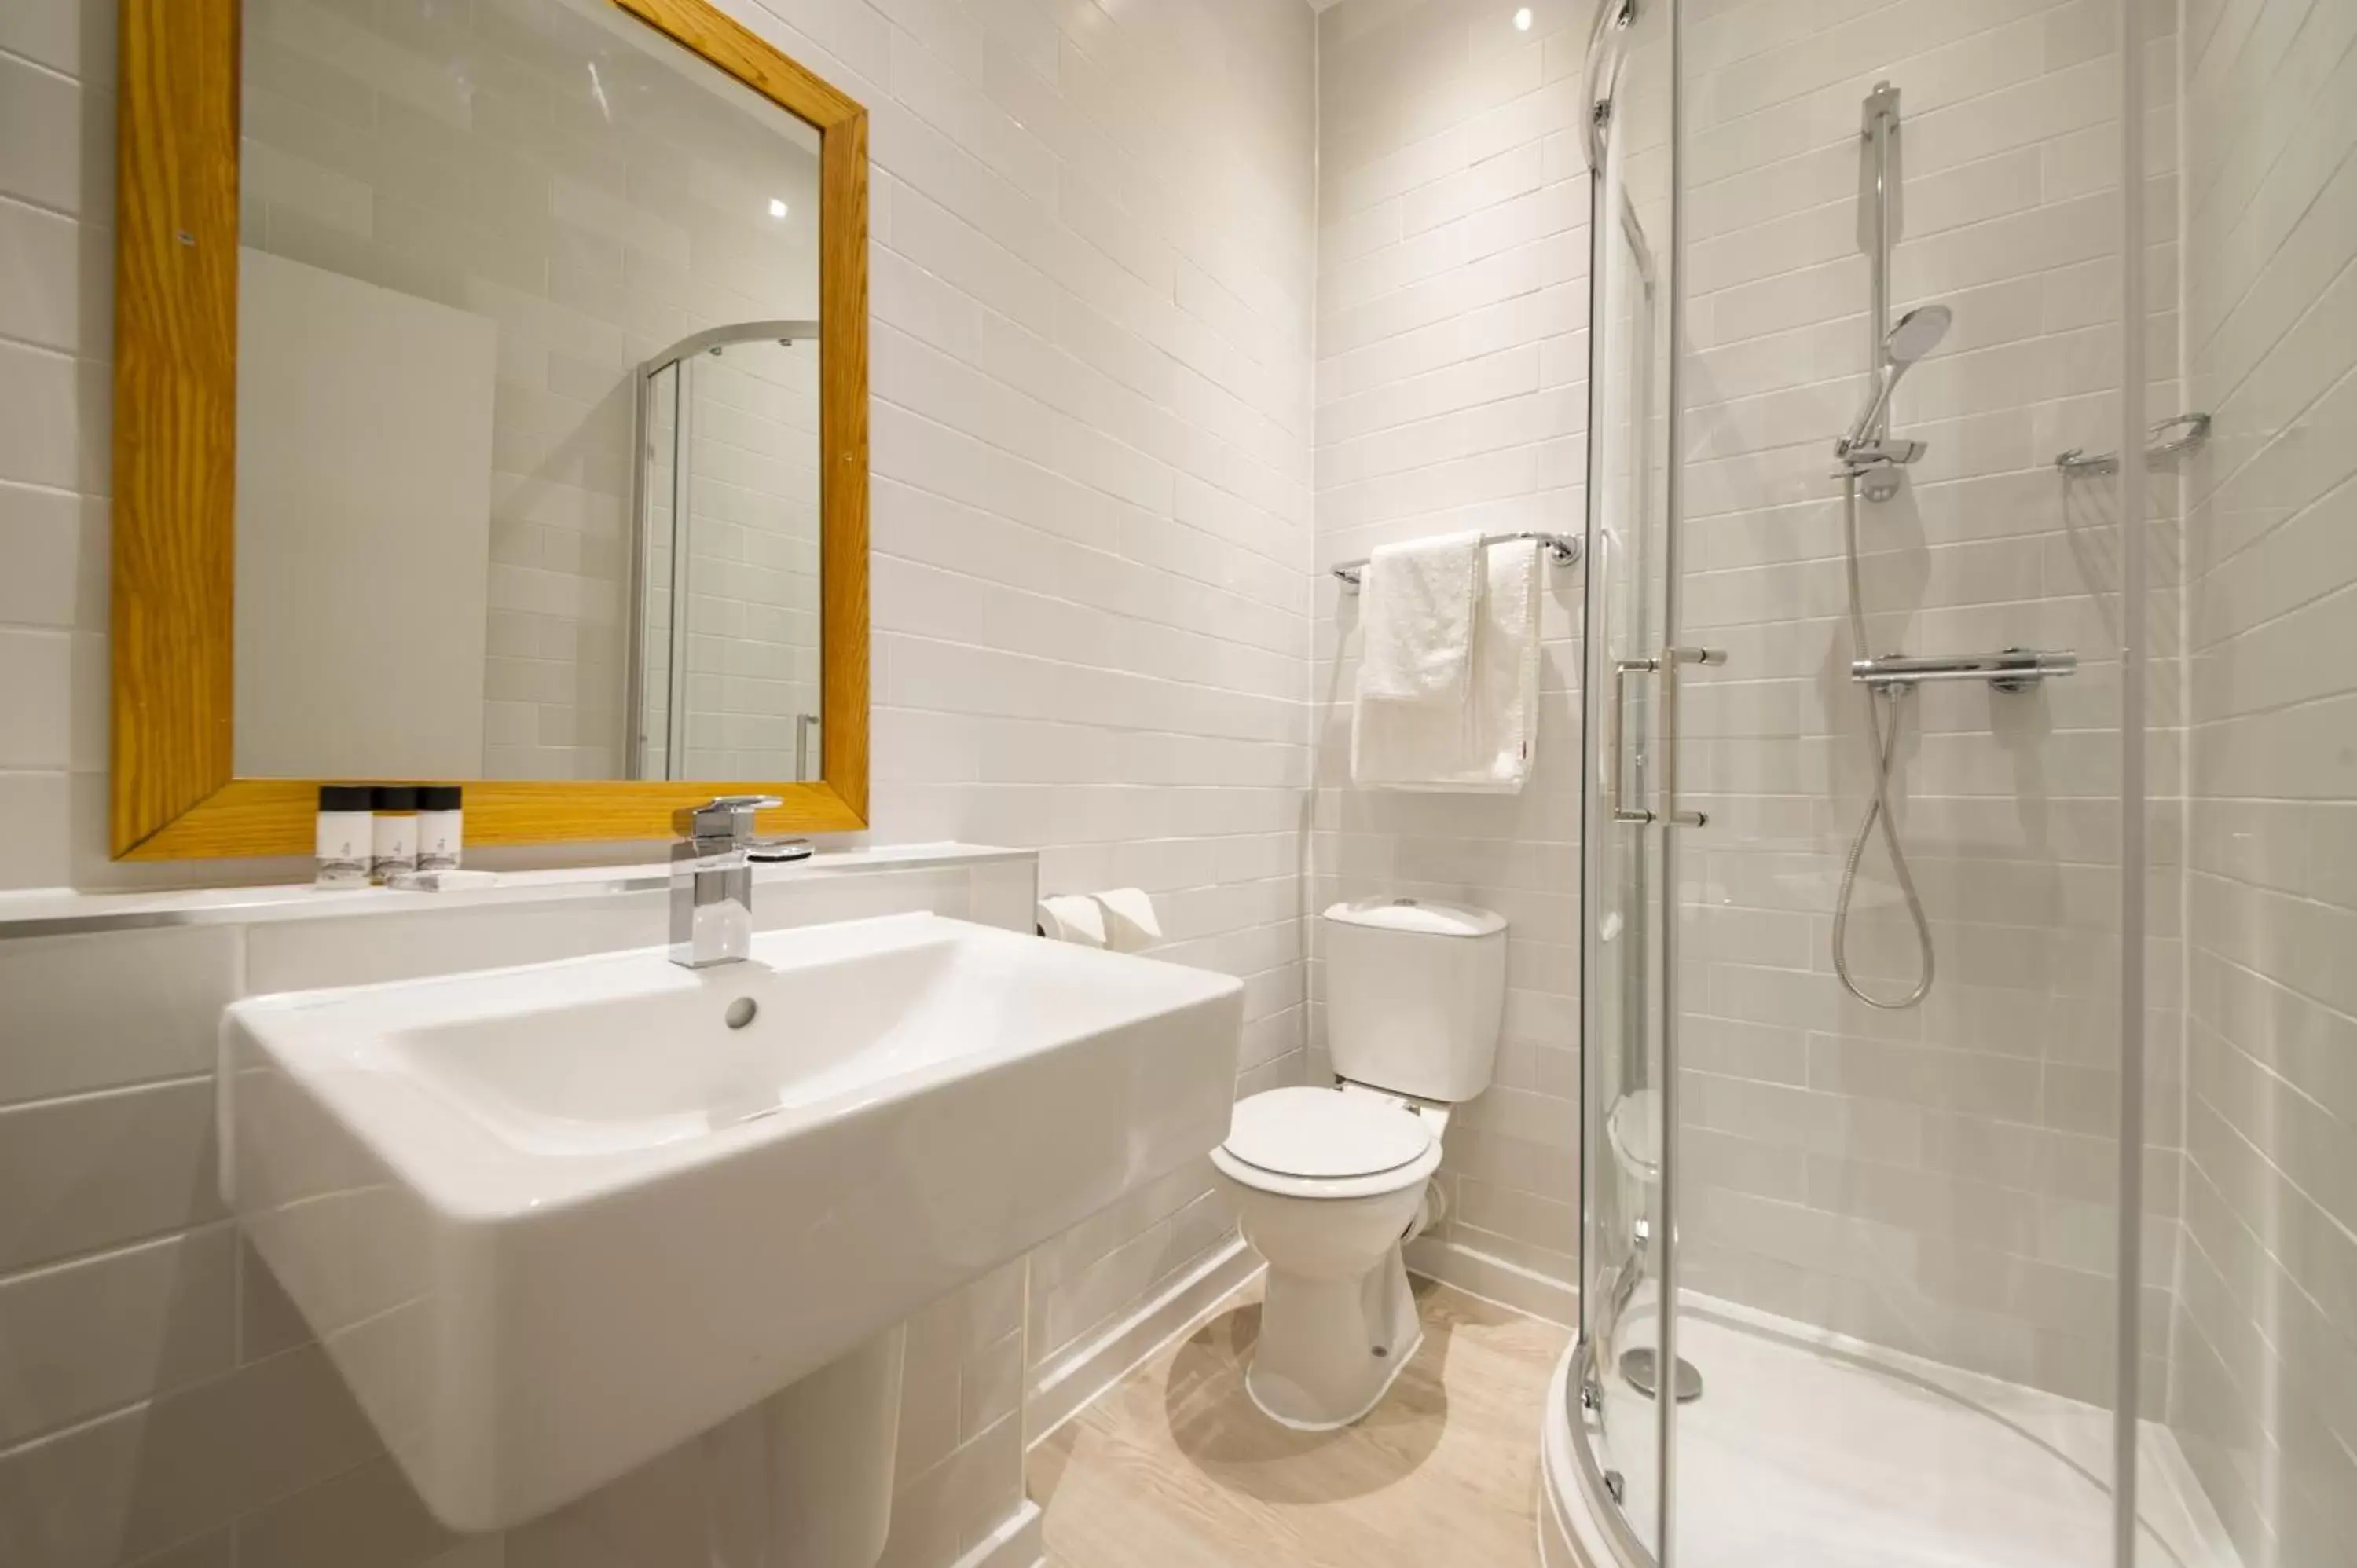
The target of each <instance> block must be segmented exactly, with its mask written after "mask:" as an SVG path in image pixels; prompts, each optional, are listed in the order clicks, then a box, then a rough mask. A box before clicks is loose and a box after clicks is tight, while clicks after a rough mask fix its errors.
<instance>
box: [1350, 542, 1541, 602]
mask: <svg viewBox="0 0 2357 1568" xmlns="http://www.w3.org/2000/svg"><path fill="white" fill-rule="evenodd" d="M1517 539H1530V540H1535V541H1536V542H1538V545H1539V547H1540V548H1541V549H1543V550H1544V551H1545V552H1546V555H1547V559H1548V560H1550V561H1552V562H1554V563H1555V564H1556V565H1558V566H1572V565H1577V564H1578V562H1579V553H1580V551H1581V549H1582V548H1583V547H1584V546H1585V545H1586V543H1587V541H1586V540H1583V539H1581V538H1579V537H1578V536H1577V534H1570V533H1538V532H1530V531H1527V530H1526V531H1524V532H1520V533H1485V534H1483V535H1482V536H1481V542H1482V544H1483V545H1485V546H1487V545H1491V544H1512V542H1514V541H1515V540H1517ZM1371 559H1372V557H1371V556H1365V555H1361V557H1359V559H1357V560H1356V561H1345V562H1342V563H1341V564H1339V565H1336V566H1330V567H1329V568H1327V570H1329V571H1330V572H1332V573H1333V574H1334V575H1335V576H1336V577H1337V578H1338V579H1340V582H1341V585H1342V586H1343V588H1344V590H1345V591H1347V592H1350V593H1353V594H1355V593H1357V592H1358V591H1359V583H1360V578H1361V574H1362V573H1364V572H1365V571H1366V569H1367V563H1368V562H1369V561H1370V560H1371Z"/></svg>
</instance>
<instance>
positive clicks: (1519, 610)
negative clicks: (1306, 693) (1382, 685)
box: [1351, 540, 1539, 794]
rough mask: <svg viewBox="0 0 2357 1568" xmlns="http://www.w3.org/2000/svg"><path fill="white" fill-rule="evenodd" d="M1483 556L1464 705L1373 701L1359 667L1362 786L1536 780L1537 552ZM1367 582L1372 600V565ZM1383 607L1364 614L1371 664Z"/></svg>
mask: <svg viewBox="0 0 2357 1568" xmlns="http://www.w3.org/2000/svg"><path fill="white" fill-rule="evenodd" d="M1486 555H1487V559H1486V561H1484V562H1483V564H1482V570H1481V575H1480V578H1481V590H1480V595H1479V596H1478V597H1477V599H1476V600H1475V603H1474V607H1473V613H1472V615H1471V617H1470V618H1469V621H1470V624H1469V628H1468V633H1467V650H1466V660H1465V671H1466V678H1465V683H1464V689H1463V693H1462V695H1461V697H1459V698H1458V699H1457V700H1456V701H1455V702H1454V703H1451V702H1449V701H1448V696H1447V694H1446V693H1436V694H1434V695H1431V696H1427V697H1425V698H1421V699H1415V700H1404V699H1400V698H1395V697H1391V696H1388V695H1385V694H1383V693H1380V692H1371V691H1370V688H1369V682H1368V680H1367V675H1366V670H1367V664H1366V663H1362V664H1361V667H1360V679H1359V691H1358V702H1357V704H1356V707H1355V710H1354V712H1353V714H1352V715H1351V718H1352V722H1351V778H1352V779H1354V780H1355V781H1357V782H1358V783H1360V784H1364V785H1372V786H1376V787H1379V788H1384V789H1433V790H1462V791H1469V792H1473V793H1481V794H1512V793H1515V792H1516V791H1518V790H1520V789H1522V787H1523V780H1525V779H1528V778H1529V777H1530V771H1531V757H1532V753H1533V751H1534V747H1535V746H1536V745H1537V741H1538V691H1539V635H1538V634H1539V558H1538V555H1539V553H1538V545H1537V543H1536V542H1534V541H1531V540H1509V541H1506V542H1501V543H1498V544H1493V545H1491V546H1490V547H1489V549H1488V551H1487V552H1486ZM1381 558H1382V557H1381V554H1380V553H1378V556H1377V559H1378V560H1380V559H1381ZM1368 576H1369V583H1368V591H1369V592H1370V593H1371V594H1372V593H1380V592H1381V588H1380V584H1381V582H1382V578H1381V577H1380V575H1377V574H1376V573H1375V570H1374V568H1373V567H1372V565H1371V566H1370V567H1369V569H1368ZM1376 613H1377V606H1376V605H1375V604H1372V603H1371V604H1370V605H1369V606H1368V621H1369V628H1370V631H1369V640H1368V655H1367V657H1368V660H1369V661H1370V662H1372V657H1373V650H1374V639H1373V629H1372V628H1373V625H1374V621H1375V618H1376Z"/></svg>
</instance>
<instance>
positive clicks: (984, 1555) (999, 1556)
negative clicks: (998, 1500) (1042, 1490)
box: [952, 1498, 1048, 1568]
mask: <svg viewBox="0 0 2357 1568" xmlns="http://www.w3.org/2000/svg"><path fill="white" fill-rule="evenodd" d="M1047 1556H1048V1542H1047V1539H1046V1538H1045V1537H1044V1536H1043V1535H1041V1533H1040V1530H1039V1504H1038V1503H1035V1502H1033V1501H1032V1500H1031V1499H1030V1498H1024V1499H1023V1506H1022V1507H1021V1508H1018V1509H1016V1510H1015V1511H1014V1512H1013V1513H1011V1514H1009V1515H1007V1516H1006V1523H1005V1524H1002V1525H1000V1526H999V1527H998V1528H997V1529H996V1530H992V1531H991V1532H990V1533H989V1534H988V1535H985V1536H984V1537H983V1538H982V1539H981V1540H980V1541H975V1542H974V1550H973V1551H971V1552H967V1553H966V1554H965V1555H964V1556H963V1557H961V1558H959V1559H958V1560H957V1562H956V1563H954V1564H952V1568H1039V1563H1042V1562H1044V1561H1046V1560H1047Z"/></svg>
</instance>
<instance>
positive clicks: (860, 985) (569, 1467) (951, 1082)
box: [221, 915, 1242, 1530]
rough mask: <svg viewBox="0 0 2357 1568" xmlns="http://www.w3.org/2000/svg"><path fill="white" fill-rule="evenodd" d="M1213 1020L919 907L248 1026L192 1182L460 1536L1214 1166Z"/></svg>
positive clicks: (450, 982)
mask: <svg viewBox="0 0 2357 1568" xmlns="http://www.w3.org/2000/svg"><path fill="white" fill-rule="evenodd" d="M748 1004H749V1006H748ZM732 1009H733V1010H734V1015H735V1016H736V1017H737V1018H738V1019H740V1020H742V1022H741V1026H737V1027H732V1026H731V1017H732ZM748 1012H749V1014H750V1016H749V1018H746V1017H745V1015H746V1014H748ZM1241 1019H1242V987H1241V986H1240V985H1239V984H1238V983H1236V982H1235V981H1233V980H1231V979H1228V978H1226V977H1224V976H1222V975H1217V974H1211V973H1209V972H1204V971H1200V970H1194V969H1187V968H1182V967H1180V966H1179V965H1176V964H1169V963H1161V962H1157V961H1151V960H1147V959H1140V958H1133V957H1128V956H1125V955H1120V954H1114V953H1108V952H1102V951H1096V950H1087V949H1082V948H1077V947H1071V946H1067V945H1064V944H1060V943H1054V942H1048V941H1043V940H1039V939H1038V938H1035V937H1028V936H1019V935H1017V934H1015V933H1013V932H1009V931H1004V930H998V929H992V928H988V927H983V926H975V925H970V924H967V923H965V922H963V921H961V920H952V919H943V918H938V917H935V916H930V915H905V916H894V917H890V918H884V919H877V920H861V921H855V922H850V923H847V924H843V925H834V926H818V927H809V928H804V929H798V930H785V931H774V932H770V933H768V934H765V935H761V936H758V937H756V938H755V939H754V941H753V952H752V958H751V959H750V960H749V961H747V962H744V963H738V964H728V965H723V966H720V967H718V968H715V969H708V970H702V971H690V970H686V969H682V968H679V967H677V966H675V965H673V964H672V963H671V962H669V961H668V960H667V959H666V957H665V955H664V952H663V950H662V949H655V948H651V949H647V950H642V951H636V952H626V953H615V954H608V955H604V956H601V957H597V958H591V959H584V960H580V961H572V962H565V963H553V964H541V965H535V966H533V967H529V968H523V969H511V970H501V971H491V972H483V973H476V974H463V975H456V976H451V977H447V978H442V979H436V980H425V981H416V982H407V983H394V984H388V985H372V986H360V987H354V988H350V989H346V990H340V991H319V992H309V993H293V994H288V995H281V996H265V997H258V998H254V999H253V1000H249V1001H245V1002H241V1003H239V1004H236V1005H234V1006H233V1007H231V1009H230V1010H229V1012H228V1014H227V1015H226V1016H225V1017H224V1019H223V1024H222V1035H221V1040H222V1045H221V1049H222V1058H223V1073H222V1079H221V1082H222V1112H221V1114H222V1122H223V1144H222V1182H223V1188H224V1191H225V1193H226V1195H227V1197H228V1198H229V1201H230V1203H231V1207H232V1208H234V1209H235V1211H236V1212H237V1214H238V1216H239V1218H240V1219H241V1220H242V1223H243V1224H244V1226H245V1227H246V1229H247V1230H248V1231H249V1232H250V1233H251V1235H252V1236H253V1240H254V1242H255V1243H256V1245H257V1247H258V1249H259V1250H260V1251H261V1253H262V1255H263V1257H264V1259H265V1260H267V1262H269V1264H270V1267H271V1269H272V1272H273V1273H274V1274H275V1275H276V1276H277V1277H278V1279H279V1280H280V1282H281V1283H283V1284H284V1285H285V1288H286V1291H287V1293H288V1294H290V1295H291V1296H292V1297H293V1299H294V1301H295V1302H296V1305H298V1306H299V1307H300V1308H301V1310H302V1312H303V1313H304V1315H305V1316H306V1317H307V1319H308V1320H309V1322H310V1324H311V1326H312V1327H313V1328H314V1329H315V1330H316V1331H317V1333H318V1335H319V1336H320V1337H321V1338H322V1339H323V1340H325V1341H326V1342H327V1344H328V1347H329V1348H330V1350H331V1351H332V1353H333V1355H334V1356H335V1359H336V1361H337V1364H338V1365H339V1367H340V1368H341V1369H342V1370H343V1372H344V1374H345V1376H346V1377H347V1378H348V1379H349V1380H350V1382H351V1384H352V1386H353V1388H354V1389H355V1390H356V1391H358V1393H359V1395H360V1398H361V1402H362V1404H363V1405H364V1406H365V1407H366V1409H367V1410H368V1412H369V1413H370V1415H371V1418H372V1419H373V1420H374V1421H375V1423H376V1424H377V1426H378V1427H379V1429H380V1430H381V1431H382V1434H383V1435H384V1437H385V1439H386V1442H387V1444H388V1446H390V1447H391V1448H392V1449H393V1453H394V1454H395V1455H397V1456H398V1457H399V1458H400V1460H401V1463H402V1465H403V1466H404V1469H405V1470H406V1472H407V1473H408V1475H409V1477H410V1479H411V1481H412V1482H413V1483H414V1485H415V1486H416V1487H417V1489H418V1491H419V1492H420V1493H421V1495H422V1496H423V1497H424V1498H425V1501H426V1502H427V1504H428V1505H429V1506H430V1507H431V1508H432V1509H433V1510H434V1512H435V1513H436V1515H437V1516H438V1517H439V1518H440V1519H441V1520H443V1521H444V1522H445V1523H446V1524H448V1525H450V1526H452V1527H454V1528H457V1529H460V1530H480V1529H490V1528H494V1527H499V1526H504V1525H508V1524H511V1523H515V1522H518V1521H521V1520H525V1519H529V1518H532V1517H533V1516H535V1515H538V1514H540V1513H543V1512H544V1511H546V1510H547V1509H552V1508H554V1507H556V1506H558V1505H560V1504H562V1503H565V1502H566V1501H569V1500H571V1499H572V1498H576V1497H579V1496H581V1495H582V1494H584V1493H586V1492H587V1491H589V1490H590V1489H592V1488H593V1487H597V1486H598V1485H600V1484H602V1483H604V1482H606V1481H608V1480H610V1479H613V1478H614V1477H619V1476H620V1475H621V1474H623V1473H624V1472H625V1471H627V1470H629V1469H630V1468H631V1467H633V1466H637V1465H639V1464H640V1463H642V1462H644V1461H645V1460H647V1459H650V1458H651V1457H653V1456H655V1455H658V1454H661V1453H662V1452H663V1451H664V1450H666V1449H668V1448H670V1447H672V1446H673V1445H674V1444H678V1443H680V1442H682V1441H683V1440H685V1439H686V1438H688V1437H690V1436H693V1435H694V1434H697V1433H699V1432H702V1431H705V1429H707V1428H709V1427H712V1426H714V1425H716V1423H719V1422H721V1421H723V1420H724V1419H726V1418H727V1417H728V1416H730V1415H732V1414H734V1413H735V1412H738V1411H741V1410H744V1409H746V1408H747V1407H748V1406H750V1405H752V1404H754V1403H756V1402H759V1401H761V1400H763V1399H765V1398H767V1397H768V1396H770V1395H771V1394H774V1393H777V1392H778V1391H780V1390H783V1389H785V1388H787V1387H788V1386H789V1385H791V1384H793V1383H795V1382H796V1381H797V1380H800V1379H802V1378H803V1377H804V1376H805V1375H806V1374H809V1373H811V1372H813V1371H814V1370H816V1369H819V1368H821V1367H823V1366H826V1365H827V1364H828V1363H830V1362H832V1361H834V1360H835V1359H837V1358H838V1357H841V1356H843V1355H844V1354H845V1352H846V1351H848V1350H851V1349H852V1348H855V1347H856V1346H859V1345H860V1344H862V1342H864V1341H867V1340H870V1339H873V1338H874V1337H876V1336H877V1335H878V1334H879V1333H880V1332H883V1331H885V1330H887V1329H888V1328H889V1327H890V1326H893V1325H894V1324H896V1323H898V1322H899V1320H900V1319H901V1318H903V1317H904V1316H907V1315H908V1314H909V1312H910V1311H911V1310H913V1309H914V1308H916V1307H917V1306H919V1305H922V1304H923V1303H925V1302H926V1301H928V1300H931V1298H933V1297H935V1296H937V1295H940V1294H942V1293H943V1292H946V1291H948V1290H950V1289H952V1288H953V1287H955V1286H956V1285H958V1284H960V1283H963V1282H965V1281H967V1280H969V1279H972V1278H973V1277H974V1276H975V1275H978V1274H980V1273H984V1272H985V1271H987V1270H989V1269H991V1268H994V1267H996V1265H998V1264H1000V1263H1002V1262H1006V1261H1007V1260H1009V1259H1012V1258H1014V1257H1017V1256H1018V1255H1019V1254H1021V1253H1022V1252H1024V1251H1026V1250H1028V1248H1030V1247H1032V1246H1034V1245H1036V1244H1037V1243H1039V1242H1040V1241H1042V1240H1046V1239H1047V1238H1049V1237H1050V1236H1052V1235H1054V1234H1056V1233H1057V1232H1058V1231H1060V1230H1064V1229H1065V1228H1067V1227H1069V1226H1071V1224H1073V1223H1074V1222H1076V1221H1078V1220H1079V1219H1082V1218H1084V1217H1085V1216H1087V1215H1089V1214H1091V1213H1092V1212H1094V1211H1095V1210H1096V1209H1098V1208H1103V1206H1104V1205H1106V1204H1108V1203H1110V1202H1112V1201H1113V1200H1114V1199H1115V1198H1117V1197H1120V1196H1121V1195H1122V1194H1123V1193H1125V1192H1126V1191H1128V1190H1129V1189H1131V1188H1133V1187H1137V1186H1139V1185H1141V1184H1143V1183H1145V1182H1147V1181H1151V1180H1153V1179H1154V1178H1156V1177H1157V1176H1162V1175H1164V1174H1165V1173H1167V1172H1168V1171H1170V1170H1173V1169H1175V1168H1176V1167H1178V1166H1179V1165H1181V1164H1183V1163H1184V1162H1186V1161H1187V1160H1189V1159H1192V1158H1195V1157H1198V1156H1200V1155H1203V1154H1205V1153H1206V1152H1208V1151H1209V1150H1210V1149H1211V1147H1212V1146H1213V1145H1214V1144H1217V1143H1218V1142H1219V1140H1220V1138H1221V1137H1222V1135H1223V1134H1224V1133H1225V1132H1226V1130H1227V1125H1228V1115H1229V1106H1230V1101H1232V1097H1233V1082H1234V1072H1235V1053H1236V1041H1237V1032H1238V1029H1239V1027H1240V1024H1241ZM895 1366H896V1369H897V1361H896V1363H895ZM896 1375H897V1374H896Z"/></svg>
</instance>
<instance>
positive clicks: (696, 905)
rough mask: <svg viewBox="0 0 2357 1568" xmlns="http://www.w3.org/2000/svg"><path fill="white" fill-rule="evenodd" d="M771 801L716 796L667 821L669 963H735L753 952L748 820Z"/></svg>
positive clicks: (773, 803) (775, 802)
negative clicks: (670, 835) (670, 840)
mask: <svg viewBox="0 0 2357 1568" xmlns="http://www.w3.org/2000/svg"><path fill="white" fill-rule="evenodd" d="M778 804H780V801H779V800H778V798H777V797H776V796H775V795H721V796H717V797H716V798H715V799H713V800H707V801H705V803H704V804H703V805H701V806H690V807H687V808H685V809H683V810H682V811H678V812H676V813H675V814H674V815H673V818H672V827H673V831H675V832H677V833H678V834H679V835H680V837H679V842H678V843H674V844H673V845H672V851H671V961H672V962H673V963H675V964H678V965H680V966H682V967H683V968H686V969H706V968H709V967H711V966H712V965H714V964H716V963H737V962H740V961H743V960H744V958H745V956H746V955H747V954H748V953H749V952H750V951H751V950H752V948H753V865H752V860H751V857H750V856H749V854H748V849H749V847H750V845H751V843H752V838H753V814H754V813H755V812H756V811H767V810H769V809H770V807H772V806H776V805H778Z"/></svg>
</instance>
